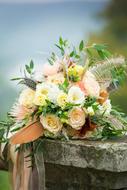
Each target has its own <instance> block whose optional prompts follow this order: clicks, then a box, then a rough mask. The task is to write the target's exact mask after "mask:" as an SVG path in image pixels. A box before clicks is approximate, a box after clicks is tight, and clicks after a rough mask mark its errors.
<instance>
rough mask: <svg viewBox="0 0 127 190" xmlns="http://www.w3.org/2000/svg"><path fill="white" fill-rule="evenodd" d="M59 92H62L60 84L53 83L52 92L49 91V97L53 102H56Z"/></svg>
mask: <svg viewBox="0 0 127 190" xmlns="http://www.w3.org/2000/svg"><path fill="white" fill-rule="evenodd" d="M59 93H60V89H59V88H58V86H57V85H55V84H51V88H50V92H49V93H48V99H49V100H50V101H51V102H53V103H56V102H57V96H58V94H59Z"/></svg>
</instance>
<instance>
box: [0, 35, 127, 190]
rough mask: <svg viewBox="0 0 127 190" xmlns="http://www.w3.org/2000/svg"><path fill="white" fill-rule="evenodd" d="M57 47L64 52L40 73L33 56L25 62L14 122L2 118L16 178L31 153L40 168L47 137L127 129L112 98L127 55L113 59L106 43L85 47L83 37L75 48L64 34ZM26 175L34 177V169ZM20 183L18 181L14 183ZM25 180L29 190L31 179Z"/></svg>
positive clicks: (104, 135) (96, 135)
mask: <svg viewBox="0 0 127 190" xmlns="http://www.w3.org/2000/svg"><path fill="white" fill-rule="evenodd" d="M56 47H57V48H58V49H59V50H60V54H58V55H59V56H58V55H56V53H54V52H52V54H51V57H50V58H49V59H48V63H46V64H44V65H43V67H42V71H40V73H36V72H35V69H34V62H33V61H32V60H31V62H30V64H28V65H25V70H24V73H25V74H24V76H21V77H18V78H14V79H12V80H18V83H19V84H21V85H23V86H24V88H23V90H22V91H21V93H20V95H19V98H18V99H17V100H16V102H15V104H14V106H13V107H12V109H11V111H10V112H9V114H8V116H9V121H8V122H7V123H6V122H1V131H2V133H1V137H0V138H1V140H2V141H4V142H5V141H7V142H8V143H9V144H10V157H11V159H12V160H13V163H14V168H13V179H16V181H17V180H19V178H17V177H16V176H17V174H18V176H19V175H20V176H22V174H21V170H22V169H21V166H20V167H18V164H19V163H20V164H21V163H23V166H24V165H25V168H27V167H26V165H28V162H25V160H26V159H27V158H28V157H30V158H31V159H30V162H31V165H32V164H33V165H34V163H33V161H35V163H36V164H35V165H36V166H37V168H39V165H38V163H37V160H39V158H38V159H37V157H38V156H39V153H37V152H36V151H37V150H38V149H39V147H40V145H41V142H42V139H43V138H53V139H54V138H58V139H61V140H69V139H91V140H96V139H108V138H114V137H120V136H124V135H126V133H127V117H126V116H125V114H124V113H121V112H120V111H118V109H117V108H116V107H114V106H112V105H111V100H110V98H109V94H110V92H111V91H113V90H115V89H117V88H118V87H119V85H120V84H122V81H124V80H125V77H126V69H127V64H126V61H125V59H124V58H123V57H113V56H112V55H111V53H110V52H109V51H108V50H107V47H106V46H105V45H102V44H92V45H91V46H85V44H84V42H83V41H81V42H80V44H79V46H78V47H77V48H75V47H74V46H73V45H71V44H69V42H68V41H67V40H63V39H62V38H61V37H60V38H59V42H58V44H56ZM15 147H16V152H17V156H15V157H14V156H13V155H12V149H14V148H15ZM33 157H34V159H33ZM23 158H24V159H23ZM22 159H23V160H22ZM41 159H42V157H41ZM21 160H22V161H21ZM26 163H27V164H26ZM21 165H22V164H21ZM33 165H32V167H34V166H33ZM19 168H20V169H19ZM26 170H29V169H28V168H27V169H26ZM38 171H40V168H39V169H38ZM28 173H29V174H28ZM25 175H26V176H27V177H26V178H27V179H28V178H30V176H31V175H30V171H29V172H28V171H27V174H26V173H25ZM38 176H39V174H38ZM21 184H22V183H21V181H20V183H15V187H16V188H19V187H20V186H23V185H21ZM26 184H27V185H26V186H25V187H26V189H28V186H29V184H28V180H27V183H26ZM16 188H15V189H16Z"/></svg>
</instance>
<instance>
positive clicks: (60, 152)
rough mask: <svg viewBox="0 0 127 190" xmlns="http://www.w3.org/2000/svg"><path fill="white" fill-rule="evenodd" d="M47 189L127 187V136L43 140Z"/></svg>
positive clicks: (86, 189)
mask: <svg viewBox="0 0 127 190" xmlns="http://www.w3.org/2000/svg"><path fill="white" fill-rule="evenodd" d="M43 150H44V160H45V166H46V182H47V190H113V189H119V190H127V139H126V138H125V139H120V140H116V141H104V142H103V141H101V142H100V141H86V140H82V141H79V140H73V141H69V142H65V141H59V140H44V141H43Z"/></svg>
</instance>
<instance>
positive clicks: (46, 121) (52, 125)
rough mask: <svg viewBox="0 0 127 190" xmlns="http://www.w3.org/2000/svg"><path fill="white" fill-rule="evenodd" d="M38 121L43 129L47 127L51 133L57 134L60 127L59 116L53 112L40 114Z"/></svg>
mask: <svg viewBox="0 0 127 190" xmlns="http://www.w3.org/2000/svg"><path fill="white" fill-rule="evenodd" d="M40 122H41V123H42V125H43V127H44V129H47V130H48V131H49V132H51V133H53V134H57V133H58V132H59V131H60V130H61V129H62V123H61V122H60V120H59V118H58V117H57V116H55V115H53V114H47V115H46V116H40Z"/></svg>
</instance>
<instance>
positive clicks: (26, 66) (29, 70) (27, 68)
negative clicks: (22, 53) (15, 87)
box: [25, 65, 31, 74]
mask: <svg viewBox="0 0 127 190" xmlns="http://www.w3.org/2000/svg"><path fill="white" fill-rule="evenodd" d="M25 68H26V70H27V72H28V73H29V74H31V69H30V67H29V66H28V65H25Z"/></svg>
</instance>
